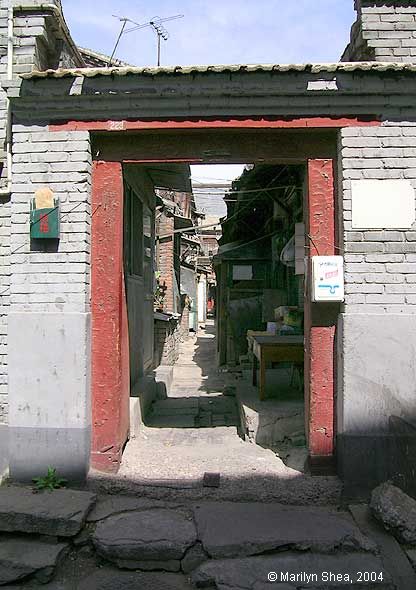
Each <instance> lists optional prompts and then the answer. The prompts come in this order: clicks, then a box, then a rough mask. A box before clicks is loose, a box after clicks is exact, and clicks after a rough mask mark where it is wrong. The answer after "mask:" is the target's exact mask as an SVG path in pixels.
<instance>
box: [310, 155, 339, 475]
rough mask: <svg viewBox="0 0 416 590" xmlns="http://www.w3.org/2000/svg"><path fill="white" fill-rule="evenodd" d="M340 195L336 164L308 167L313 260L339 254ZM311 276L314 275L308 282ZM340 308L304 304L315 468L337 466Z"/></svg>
mask: <svg viewBox="0 0 416 590" xmlns="http://www.w3.org/2000/svg"><path fill="white" fill-rule="evenodd" d="M334 193H335V191H334V174H333V161H332V160H310V161H309V162H308V196H307V207H306V216H305V217H306V227H307V230H306V233H307V234H308V235H309V236H310V238H311V240H310V249H309V253H310V256H311V257H312V256H316V255H320V256H331V255H333V254H334V253H335V202H334V198H335V194H334ZM310 276H311V272H309V277H310ZM338 310H339V306H338V304H333V303H312V302H311V293H310V283H309V285H308V287H307V289H306V300H305V343H306V350H305V355H306V356H305V358H306V361H305V410H306V411H305V419H306V434H307V439H308V445H309V456H310V461H311V467H312V468H314V466H316V469H317V470H320V469H326V468H327V466H328V467H329V466H332V463H333V454H334V389H335V388H334V340H335V325H336V321H337V316H338Z"/></svg>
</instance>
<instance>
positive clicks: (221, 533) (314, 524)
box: [194, 502, 376, 558]
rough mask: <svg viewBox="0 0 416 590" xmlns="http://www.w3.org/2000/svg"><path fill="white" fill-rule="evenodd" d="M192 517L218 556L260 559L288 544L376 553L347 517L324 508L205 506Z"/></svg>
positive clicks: (201, 536)
mask: <svg viewBox="0 0 416 590" xmlns="http://www.w3.org/2000/svg"><path fill="white" fill-rule="evenodd" d="M194 514H195V521H196V524H197V529H198V538H199V539H200V540H201V542H202V545H203V547H204V549H205V551H206V552H207V553H208V554H209V555H211V557H214V558H224V557H237V556H244V555H256V554H260V553H263V552H264V551H269V550H273V549H278V548H279V547H286V546H293V547H297V548H300V549H303V550H305V549H311V550H314V551H320V552H330V551H333V550H334V549H335V548H344V549H349V548H350V549H353V550H354V549H360V550H365V551H374V550H375V549H376V545H375V543H374V542H372V541H370V540H369V539H368V538H367V537H365V536H364V535H363V534H362V533H361V531H360V530H359V528H358V527H357V525H356V524H355V523H354V521H353V519H352V518H351V516H350V515H349V514H347V513H343V512H337V511H334V510H329V509H326V508H319V507H316V508H307V507H299V506H282V505H279V504H260V503H233V502H221V503H217V502H204V503H201V504H200V505H197V506H195V509H194Z"/></svg>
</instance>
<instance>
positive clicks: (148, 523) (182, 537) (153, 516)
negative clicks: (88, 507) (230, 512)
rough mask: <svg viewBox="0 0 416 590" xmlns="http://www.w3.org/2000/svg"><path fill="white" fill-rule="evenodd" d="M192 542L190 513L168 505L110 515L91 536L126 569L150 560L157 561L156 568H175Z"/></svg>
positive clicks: (106, 554)
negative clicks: (171, 508) (157, 566)
mask: <svg viewBox="0 0 416 590" xmlns="http://www.w3.org/2000/svg"><path fill="white" fill-rule="evenodd" d="M195 542H196V529H195V525H194V523H193V520H192V518H191V516H190V515H187V514H184V513H182V512H180V511H178V510H176V511H174V510H167V509H153V510H146V511H142V512H126V513H124V514H121V515H118V516H111V517H109V518H107V519H106V520H104V521H101V522H99V523H98V525H97V528H96V530H95V533H94V536H93V543H94V545H95V547H96V549H97V551H98V553H99V554H100V555H101V556H103V557H105V558H106V559H108V560H110V561H112V562H113V563H117V565H118V566H119V567H126V568H128V569H137V568H140V567H143V562H145V561H150V562H159V564H160V566H159V569H166V570H167V571H172V569H176V570H178V569H179V565H180V564H179V560H181V559H182V557H183V556H184V554H185V552H186V550H187V549H189V548H190V547H191V546H192V545H194V544H195ZM155 569H156V568H155Z"/></svg>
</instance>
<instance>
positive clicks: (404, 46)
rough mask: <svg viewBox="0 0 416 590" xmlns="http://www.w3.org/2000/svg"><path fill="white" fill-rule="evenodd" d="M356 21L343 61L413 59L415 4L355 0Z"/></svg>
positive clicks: (402, 0) (415, 51)
mask: <svg viewBox="0 0 416 590" xmlns="http://www.w3.org/2000/svg"><path fill="white" fill-rule="evenodd" d="M356 8H357V11H358V19H357V22H356V23H355V24H354V25H353V27H352V30H351V43H350V45H349V46H348V47H347V49H346V51H345V53H344V55H343V58H342V59H343V61H360V60H364V61H367V60H371V61H372V60H376V61H388V62H398V61H400V62H403V61H404V62H414V61H415V60H416V4H415V3H414V2H408V1H407V0H397V1H396V2H386V1H385V0H356Z"/></svg>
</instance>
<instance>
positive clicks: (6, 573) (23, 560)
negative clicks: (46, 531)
mask: <svg viewBox="0 0 416 590" xmlns="http://www.w3.org/2000/svg"><path fill="white" fill-rule="evenodd" d="M66 547H67V546H66V545H65V544H64V543H58V544H52V543H43V542H40V541H36V540H32V539H31V540H22V539H13V538H8V539H2V542H1V543H0V585H4V584H7V583H12V582H16V581H18V580H21V579H22V578H26V577H27V576H30V575H32V574H34V575H35V577H36V579H37V580H38V581H39V582H41V583H43V584H45V583H47V582H48V581H49V580H50V579H51V578H52V576H53V573H54V570H55V566H56V564H57V563H58V561H59V558H60V557H61V556H62V554H63V553H64V551H65V549H66Z"/></svg>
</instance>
